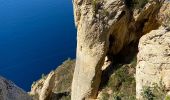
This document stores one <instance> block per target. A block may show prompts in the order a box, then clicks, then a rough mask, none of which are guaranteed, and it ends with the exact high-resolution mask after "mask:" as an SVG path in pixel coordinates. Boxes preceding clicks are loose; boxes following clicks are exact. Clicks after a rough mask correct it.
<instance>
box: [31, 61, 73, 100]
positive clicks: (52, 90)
mask: <svg viewBox="0 0 170 100" xmlns="http://www.w3.org/2000/svg"><path fill="white" fill-rule="evenodd" d="M74 66H75V60H70V59H68V60H66V61H65V62H63V64H62V65H60V66H59V67H57V69H56V70H54V71H51V72H50V73H49V74H48V75H46V76H44V75H43V76H42V78H41V79H40V80H38V81H37V82H34V83H33V85H32V87H31V92H29V94H30V95H31V96H32V97H33V100H70V95H71V93H70V92H71V83H72V77H73V72H74V68H75V67H74Z"/></svg>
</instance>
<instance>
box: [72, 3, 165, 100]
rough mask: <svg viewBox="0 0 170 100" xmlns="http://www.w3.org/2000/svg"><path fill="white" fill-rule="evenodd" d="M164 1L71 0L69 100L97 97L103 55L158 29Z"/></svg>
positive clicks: (103, 59) (111, 52)
mask: <svg viewBox="0 0 170 100" xmlns="http://www.w3.org/2000/svg"><path fill="white" fill-rule="evenodd" d="M163 1H164V0H150V1H149V2H148V3H146V4H143V5H144V7H142V8H143V9H142V10H140V9H139V8H137V7H136V5H134V2H132V1H131V0H73V4H74V16H75V24H76V26H77V30H78V32H77V58H76V67H75V72H74V77H73V83H72V97H71V98H72V100H83V99H89V98H91V99H94V98H96V96H97V93H98V88H99V85H100V81H101V80H100V79H101V74H102V70H101V69H102V66H103V64H104V61H105V57H106V56H108V57H109V59H111V57H112V55H115V54H117V53H119V51H120V50H122V48H123V47H125V46H126V45H128V44H130V43H132V42H136V41H138V39H139V38H140V37H141V36H142V35H143V34H146V33H147V32H150V31H151V30H153V29H157V28H158V27H159V26H160V23H159V21H158V20H157V19H156V16H157V14H158V12H159V9H160V7H161V5H162V3H163ZM140 6H141V5H140Z"/></svg>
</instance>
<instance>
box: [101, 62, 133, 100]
mask: <svg viewBox="0 0 170 100" xmlns="http://www.w3.org/2000/svg"><path fill="white" fill-rule="evenodd" d="M118 66H119V67H120V66H121V67H120V68H119V69H118V70H116V72H115V73H114V74H112V75H111V77H110V79H109V81H108V83H107V85H106V87H105V89H104V90H103V94H102V95H103V98H102V100H112V99H113V98H114V99H113V100H135V95H136V92H135V87H136V82H135V78H134V72H135V67H132V66H130V65H118ZM127 91H128V92H127ZM108 98H110V99H108ZM111 98H112V99H111Z"/></svg>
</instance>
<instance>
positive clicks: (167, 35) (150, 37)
mask: <svg viewBox="0 0 170 100" xmlns="http://www.w3.org/2000/svg"><path fill="white" fill-rule="evenodd" d="M169 61H170V31H168V30H166V29H158V30H153V31H151V32H150V33H148V34H147V35H145V36H143V37H142V38H141V39H140V42H139V53H138V65H137V68H136V83H137V84H136V92H137V98H138V99H142V96H141V93H142V92H143V87H144V86H149V87H153V85H154V84H158V85H159V86H160V84H163V85H165V88H166V90H167V91H170V77H169V76H170V62H169Z"/></svg>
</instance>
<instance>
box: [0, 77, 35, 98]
mask: <svg viewBox="0 0 170 100" xmlns="http://www.w3.org/2000/svg"><path fill="white" fill-rule="evenodd" d="M0 100H32V99H31V97H30V96H29V95H28V94H27V93H26V92H25V91H23V90H22V89H21V88H19V87H17V86H16V85H15V84H14V83H12V82H11V81H9V80H6V79H5V78H3V77H1V76H0Z"/></svg>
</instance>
